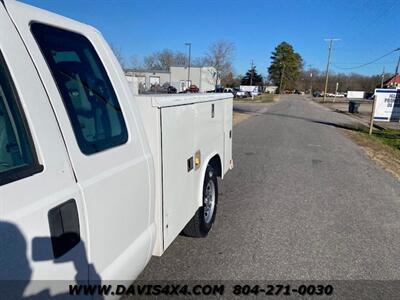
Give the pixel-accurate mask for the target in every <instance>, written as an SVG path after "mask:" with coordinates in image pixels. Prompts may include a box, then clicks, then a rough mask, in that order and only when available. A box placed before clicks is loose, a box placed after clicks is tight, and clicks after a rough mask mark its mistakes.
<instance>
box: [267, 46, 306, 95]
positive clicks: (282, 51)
mask: <svg viewBox="0 0 400 300" xmlns="http://www.w3.org/2000/svg"><path fill="white" fill-rule="evenodd" d="M271 60H272V62H271V65H270V66H269V68H268V73H269V79H270V80H271V81H272V83H273V84H275V85H277V86H278V87H279V86H280V85H281V79H282V89H285V88H288V89H294V88H295V87H296V81H297V79H298V77H299V75H300V72H301V70H302V68H303V59H302V58H301V56H300V54H298V53H296V52H295V51H294V49H293V46H292V45H290V44H288V43H287V42H282V43H280V44H279V45H278V46H276V48H275V50H274V51H273V52H272V55H271ZM282 74H283V76H282Z"/></svg>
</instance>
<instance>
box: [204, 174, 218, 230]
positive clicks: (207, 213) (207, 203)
mask: <svg viewBox="0 0 400 300" xmlns="http://www.w3.org/2000/svg"><path fill="white" fill-rule="evenodd" d="M214 210H215V184H214V181H212V180H209V181H208V183H207V186H206V189H205V193H204V221H205V222H206V223H210V222H211V219H212V217H213V215H214Z"/></svg>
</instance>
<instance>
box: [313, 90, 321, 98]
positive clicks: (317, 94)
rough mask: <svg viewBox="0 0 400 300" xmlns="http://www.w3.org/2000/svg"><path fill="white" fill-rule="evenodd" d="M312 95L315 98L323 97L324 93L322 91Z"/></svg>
mask: <svg viewBox="0 0 400 300" xmlns="http://www.w3.org/2000/svg"><path fill="white" fill-rule="evenodd" d="M312 95H313V97H322V93H321V92H320V91H314V92H313V93H312Z"/></svg>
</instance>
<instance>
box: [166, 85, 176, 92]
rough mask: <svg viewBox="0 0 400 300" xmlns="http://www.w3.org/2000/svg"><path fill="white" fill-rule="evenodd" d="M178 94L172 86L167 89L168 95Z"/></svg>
mask: <svg viewBox="0 0 400 300" xmlns="http://www.w3.org/2000/svg"><path fill="white" fill-rule="evenodd" d="M176 92H177V90H176V88H175V87H173V86H172V85H170V86H169V87H168V88H167V93H168V94H176Z"/></svg>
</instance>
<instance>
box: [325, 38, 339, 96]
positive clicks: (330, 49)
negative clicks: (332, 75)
mask: <svg viewBox="0 0 400 300" xmlns="http://www.w3.org/2000/svg"><path fill="white" fill-rule="evenodd" d="M325 41H329V49H328V63H327V64H326V72H325V89H324V100H323V102H325V100H326V92H327V90H328V76H329V75H328V74H329V66H330V64H331V52H332V43H333V42H336V41H339V39H325Z"/></svg>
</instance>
